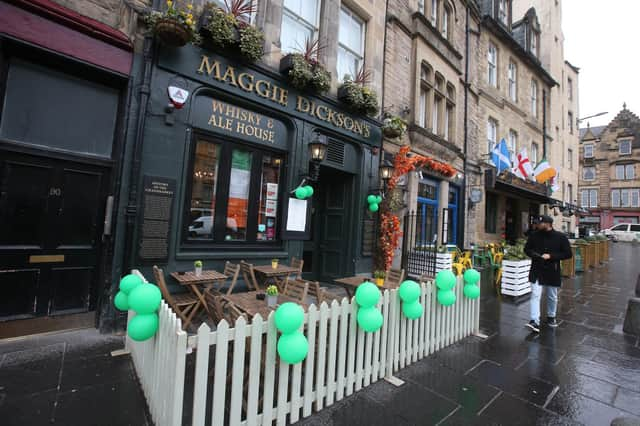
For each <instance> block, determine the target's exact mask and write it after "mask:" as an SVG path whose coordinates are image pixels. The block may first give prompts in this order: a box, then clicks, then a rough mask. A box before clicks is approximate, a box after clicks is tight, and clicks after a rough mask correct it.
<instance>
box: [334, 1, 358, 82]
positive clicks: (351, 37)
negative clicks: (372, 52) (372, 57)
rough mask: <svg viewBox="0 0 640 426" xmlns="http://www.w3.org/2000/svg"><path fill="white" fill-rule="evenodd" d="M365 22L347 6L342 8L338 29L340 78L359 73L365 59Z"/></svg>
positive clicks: (337, 66) (352, 76) (353, 76)
mask: <svg viewBox="0 0 640 426" xmlns="http://www.w3.org/2000/svg"><path fill="white" fill-rule="evenodd" d="M364 41H365V23H364V21H363V20H362V19H360V18H359V17H358V16H357V15H356V14H355V13H353V12H352V11H351V10H349V9H347V8H346V7H344V6H343V7H342V8H340V30H339V31H338V63H337V65H336V68H337V71H338V78H339V79H340V80H342V79H344V78H345V76H349V77H350V78H351V79H353V78H355V77H356V76H357V75H358V70H360V68H361V67H362V63H363V61H364Z"/></svg>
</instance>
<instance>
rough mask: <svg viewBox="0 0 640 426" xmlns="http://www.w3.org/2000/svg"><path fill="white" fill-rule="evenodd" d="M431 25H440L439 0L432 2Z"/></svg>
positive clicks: (432, 0)
mask: <svg viewBox="0 0 640 426" xmlns="http://www.w3.org/2000/svg"><path fill="white" fill-rule="evenodd" d="M431 25H433V26H434V28H435V27H436V26H437V25H438V0H431Z"/></svg>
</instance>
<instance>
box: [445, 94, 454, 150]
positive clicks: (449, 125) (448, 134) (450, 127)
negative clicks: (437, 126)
mask: <svg viewBox="0 0 640 426" xmlns="http://www.w3.org/2000/svg"><path fill="white" fill-rule="evenodd" d="M445 103H446V110H445V113H444V138H445V139H446V140H448V141H452V140H454V139H455V136H456V116H455V110H456V89H455V87H454V86H453V84H451V83H447V98H446V100H445Z"/></svg>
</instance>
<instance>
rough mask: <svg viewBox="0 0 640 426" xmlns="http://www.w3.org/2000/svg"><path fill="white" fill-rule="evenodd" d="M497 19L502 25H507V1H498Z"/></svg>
mask: <svg viewBox="0 0 640 426" xmlns="http://www.w3.org/2000/svg"><path fill="white" fill-rule="evenodd" d="M498 19H499V20H500V22H502V23H503V24H504V25H506V26H508V25H509V3H508V1H507V0H498Z"/></svg>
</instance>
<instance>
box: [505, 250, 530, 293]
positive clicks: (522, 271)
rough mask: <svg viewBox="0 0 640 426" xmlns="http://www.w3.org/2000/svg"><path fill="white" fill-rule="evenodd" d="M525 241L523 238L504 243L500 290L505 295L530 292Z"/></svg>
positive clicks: (528, 263) (528, 261)
mask: <svg viewBox="0 0 640 426" xmlns="http://www.w3.org/2000/svg"><path fill="white" fill-rule="evenodd" d="M525 243H526V241H525V240H518V241H517V243H516V244H515V245H505V248H504V258H503V260H502V280H501V292H502V294H506V295H507V296H514V297H518V296H523V295H525V294H527V293H530V292H531V283H530V282H529V270H530V269H531V259H530V258H529V257H528V256H527V255H526V253H525V252H524V245H525Z"/></svg>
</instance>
